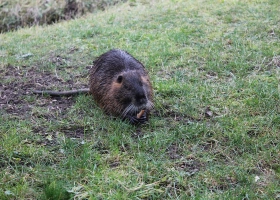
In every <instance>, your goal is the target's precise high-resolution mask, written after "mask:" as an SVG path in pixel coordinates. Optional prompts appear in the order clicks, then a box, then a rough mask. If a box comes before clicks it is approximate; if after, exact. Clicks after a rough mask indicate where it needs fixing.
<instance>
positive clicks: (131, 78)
mask: <svg viewBox="0 0 280 200" xmlns="http://www.w3.org/2000/svg"><path fill="white" fill-rule="evenodd" d="M112 88H113V90H114V92H115V98H116V100H117V101H119V102H121V105H123V108H120V109H121V110H122V111H121V113H122V116H123V117H124V116H126V115H127V114H129V115H135V114H136V113H138V112H139V111H140V110H150V109H152V107H153V102H152V95H151V94H152V91H151V90H152V88H151V84H150V82H149V78H148V77H147V76H145V75H141V74H140V73H139V72H137V71H133V70H130V71H127V72H123V73H121V74H119V75H117V76H116V77H114V80H113V87H112Z"/></svg>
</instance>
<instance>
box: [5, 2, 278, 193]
mask: <svg viewBox="0 0 280 200" xmlns="http://www.w3.org/2000/svg"><path fill="white" fill-rule="evenodd" d="M143 2H144V1H142V3H136V6H130V5H129V4H125V5H122V6H118V7H114V8H112V9H109V10H107V11H105V12H99V13H97V14H93V15H88V16H87V17H84V18H82V19H78V20H73V21H70V22H62V23H59V24H55V25H53V26H47V27H35V28H30V29H22V30H19V31H17V32H13V33H6V34H2V35H0V41H1V43H0V45H1V46H0V48H1V49H0V60H1V62H0V69H2V71H3V70H5V69H6V67H7V66H8V64H9V65H13V66H17V67H18V68H19V69H25V68H24V67H23V66H26V67H27V68H31V67H35V68H37V69H38V70H41V71H42V73H44V72H45V71H51V72H52V73H54V74H57V76H59V77H61V78H62V79H64V80H69V79H71V77H72V75H73V76H74V77H77V78H75V80H74V82H75V83H80V82H83V83H87V79H86V78H83V76H80V75H81V74H85V73H87V70H86V68H85V66H86V65H89V64H91V62H92V60H93V59H94V57H96V56H98V55H99V54H101V53H103V52H105V51H106V50H108V49H111V48H121V49H125V50H127V51H128V52H130V53H131V54H132V55H134V56H135V57H136V58H138V59H139V60H141V61H142V62H143V63H144V64H145V66H146V67H147V69H148V70H149V71H150V74H151V77H152V81H153V84H154V88H155V98H156V112H154V116H153V117H152V118H151V121H150V123H149V125H146V126H143V127H141V128H137V127H133V126H130V125H128V124H126V123H124V122H121V121H119V120H112V119H110V117H108V116H105V115H104V114H103V113H102V111H101V110H99V109H98V108H96V105H95V104H94V103H93V102H92V100H91V98H90V97H87V96H79V97H77V98H76V99H75V102H76V103H75V105H73V106H72V107H70V108H69V110H68V111H67V112H66V114H65V116H63V118H60V116H59V115H58V114H53V115H54V116H53V118H52V120H47V119H44V118H41V117H40V115H41V114H44V113H46V112H47V110H46V109H44V108H37V107H36V106H35V107H34V108H32V114H31V116H32V117H30V118H26V119H24V120H23V119H21V118H17V117H15V116H12V115H11V114H5V112H3V114H2V116H0V121H1V125H0V131H1V136H0V139H1V146H0V155H1V156H0V159H1V160H0V168H1V170H0V179H1V180H3V181H2V182H1V183H0V198H1V199H4V198H12V197H13V195H14V196H16V197H17V198H28V197H30V198H42V197H43V196H44V197H51V196H52V197H53V198H54V199H57V197H55V196H54V195H60V194H64V195H65V199H67V198H68V195H70V196H71V197H74V196H75V197H76V198H83V197H85V198H89V197H91V198H92V199H95V198H98V197H100V198H104V199H126V198H131V199H134V198H154V199H157V198H158V199H163V198H165V199H168V198H170V199H174V198H181V199H184V198H186V197H188V198H190V197H192V198H219V199H222V198H225V199H235V198H238V199H241V198H245V197H248V198H250V199H255V198H263V199H274V198H276V197H278V198H279V195H280V191H279V183H280V165H279V163H280V160H279V157H280V152H279V149H280V144H279V140H280V139H279V131H280V130H279V129H280V126H279V124H280V115H279V112H280V108H279V90H278V87H279V86H278V85H279V66H280V39H279V37H280V29H279V27H280V24H279V23H280V22H279V18H280V14H279V10H278V8H279V6H280V3H279V1H278V0H250V1H249V0H248V1H237V0H229V1H222V0H199V1H196V0H188V1H168V0H162V1H153V2H152V3H148V1H147V2H146V3H143ZM72 49H75V51H72ZM69 52H71V53H69ZM28 53H31V54H33V56H31V57H29V58H27V59H24V58H22V57H21V56H22V55H25V54H28ZM57 56H59V57H60V58H63V62H62V64H61V65H59V66H57V65H56V64H54V63H53V62H50V60H51V58H54V57H57ZM69 67H71V70H70V72H69ZM1 76H2V75H1ZM1 81H4V82H9V81H12V80H8V79H5V78H4V79H2V80H1ZM13 81H14V80H13ZM57 88H60V87H59V86H57ZM26 98H28V97H26ZM39 99H40V98H39ZM35 100H36V99H32V98H29V99H28V101H30V103H31V104H32V102H33V101H35ZM40 128H41V130H42V131H41V132H40V131H38V129H39V130H40ZM78 128H82V130H83V132H84V134H83V139H73V138H71V137H70V136H69V135H67V132H66V131H65V130H71V131H75V130H76V129H78ZM50 136H52V137H53V138H50ZM53 139H54V140H55V142H54V144H53V145H41V144H42V142H38V141H45V140H53ZM256 177H259V178H260V179H259V180H258V181H257V182H256V181H255V178H256ZM66 190H68V191H69V193H67V192H66ZM5 193H6V194H5ZM61 199H62V198H61Z"/></svg>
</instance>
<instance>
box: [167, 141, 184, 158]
mask: <svg viewBox="0 0 280 200" xmlns="http://www.w3.org/2000/svg"><path fill="white" fill-rule="evenodd" d="M166 152H167V154H168V156H169V158H170V159H180V158H181V157H182V155H183V154H182V150H181V148H180V147H179V146H178V145H176V144H172V145H170V146H169V147H168V148H167V150H166Z"/></svg>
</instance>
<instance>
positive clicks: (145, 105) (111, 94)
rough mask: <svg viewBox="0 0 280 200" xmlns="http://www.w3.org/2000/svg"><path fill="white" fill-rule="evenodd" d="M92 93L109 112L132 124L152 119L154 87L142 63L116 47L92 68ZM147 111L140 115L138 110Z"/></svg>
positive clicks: (101, 57) (90, 83) (103, 55)
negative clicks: (150, 114) (150, 116)
mask: <svg viewBox="0 0 280 200" xmlns="http://www.w3.org/2000/svg"><path fill="white" fill-rule="evenodd" d="M89 85H90V93H91V94H92V95H93V98H94V99H95V101H96V102H97V103H98V105H99V106H100V107H101V108H102V109H103V110H104V111H105V112H106V113H108V114H110V115H113V116H118V117H121V118H123V119H128V120H129V121H130V122H131V123H142V122H145V121H147V120H148V115H149V113H150V110H151V109H152V107H153V88H152V85H151V82H150V79H149V76H148V73H147V71H146V70H145V68H144V66H143V65H142V63H140V62H139V61H138V60H136V59H135V58H134V57H133V56H131V55H130V54H129V53H127V52H125V51H122V50H119V49H113V50H110V51H108V52H106V53H104V54H102V55H101V56H100V57H99V58H98V59H97V60H96V61H95V62H94V66H93V68H92V69H91V71H90V81H89ZM141 110H145V112H143V111H142V112H143V115H142V116H140V117H139V118H138V117H137V113H139V112H140V111H141Z"/></svg>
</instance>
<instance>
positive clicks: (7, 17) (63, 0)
mask: <svg viewBox="0 0 280 200" xmlns="http://www.w3.org/2000/svg"><path fill="white" fill-rule="evenodd" d="M118 2H121V1H118V0H86V1H81V0H50V1H42V0H35V1H34V0H32V1H31V0H10V1H7V0H1V1H0V20H1V23H0V32H7V31H12V30H16V29H18V28H22V27H26V26H34V25H43V24H53V23H56V22H58V21H61V20H69V19H72V18H74V17H80V16H82V15H84V14H86V13H92V12H93V11H96V10H104V9H105V8H107V7H108V6H111V5H114V4H116V3H118Z"/></svg>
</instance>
